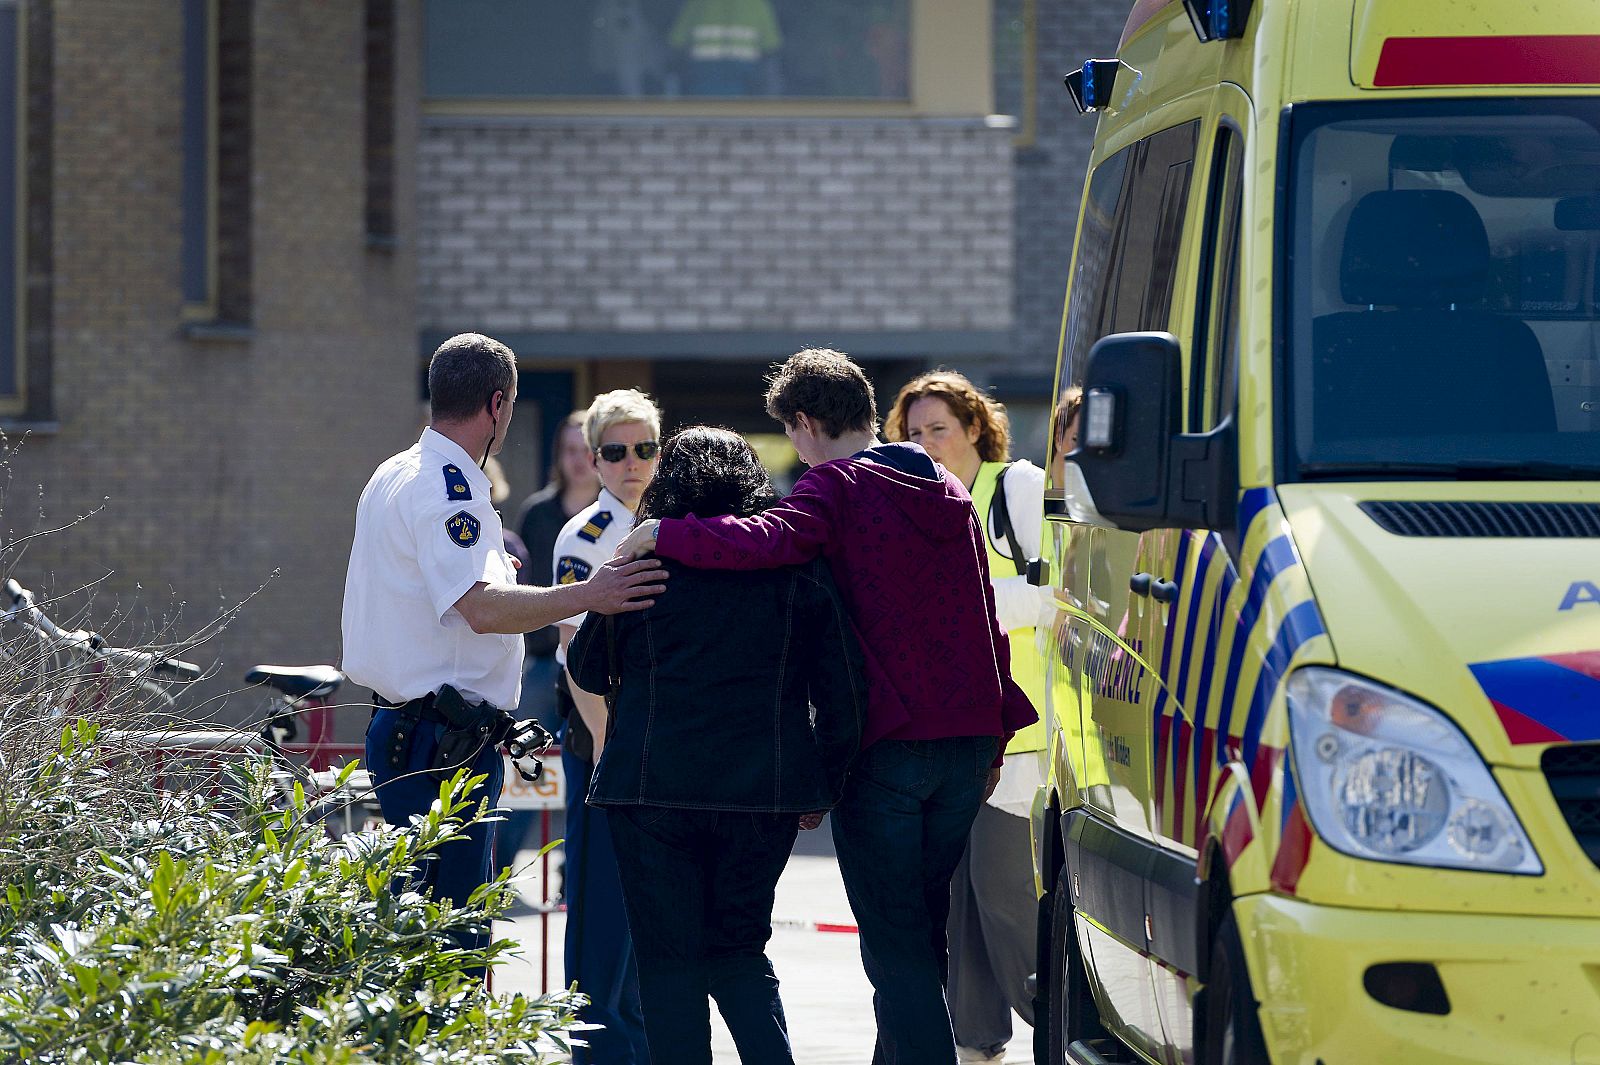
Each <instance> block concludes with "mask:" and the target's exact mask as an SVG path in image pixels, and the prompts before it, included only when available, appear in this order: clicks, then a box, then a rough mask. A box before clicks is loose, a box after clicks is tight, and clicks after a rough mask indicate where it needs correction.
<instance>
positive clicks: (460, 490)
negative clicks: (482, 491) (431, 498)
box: [444, 463, 472, 500]
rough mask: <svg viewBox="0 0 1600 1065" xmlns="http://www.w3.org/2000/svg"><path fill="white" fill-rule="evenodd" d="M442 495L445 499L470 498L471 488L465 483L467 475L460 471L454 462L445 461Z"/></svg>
mask: <svg viewBox="0 0 1600 1065" xmlns="http://www.w3.org/2000/svg"><path fill="white" fill-rule="evenodd" d="M444 497H445V498H446V499H454V500H461V499H471V498H472V488H471V486H469V485H468V484H467V475H466V474H464V473H462V472H461V467H460V466H457V465H456V464H455V463H447V464H446V465H445V468H444Z"/></svg>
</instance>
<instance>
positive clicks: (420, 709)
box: [372, 692, 450, 725]
mask: <svg viewBox="0 0 1600 1065" xmlns="http://www.w3.org/2000/svg"><path fill="white" fill-rule="evenodd" d="M372 701H373V702H374V703H376V704H377V706H378V707H379V709H382V710H393V711H394V712H395V713H397V714H404V715H405V716H406V717H416V718H421V719H422V720H423V721H431V722H432V723H433V724H435V725H448V724H449V723H450V722H449V721H448V720H447V719H446V718H445V716H444V715H443V714H441V713H440V712H439V711H438V710H436V709H434V706H433V692H429V693H428V694H427V695H424V696H423V697H422V698H420V699H412V700H411V701H410V702H406V703H391V702H390V701H389V700H387V699H385V698H384V697H383V696H381V695H379V694H378V693H377V692H373V693H372Z"/></svg>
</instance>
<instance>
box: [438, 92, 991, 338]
mask: <svg viewBox="0 0 1600 1065" xmlns="http://www.w3.org/2000/svg"><path fill="white" fill-rule="evenodd" d="M1011 154H1012V153H1011V146H1010V133H1009V131H1006V130H991V129H988V128H986V127H985V126H984V125H983V124H982V123H981V122H977V121H939V120H925V121H919V120H856V121H846V120H839V121H831V122H828V121H820V120H818V121H808V120H766V121H760V120H733V119H729V120H720V121H716V120H693V119H680V120H651V121H644V120H639V121H626V120H612V121H607V120H603V119H595V120H589V119H585V120H581V121H580V120H557V119H542V120H541V119H523V120H504V121H490V120H479V121H472V120H467V119H448V118H444V117H437V118H431V119H429V121H428V125H427V127H426V128H425V129H424V131H423V135H422V142H421V147H420V158H419V193H418V195H419V202H420V218H421V232H420V235H419V244H420V253H419V254H420V263H419V270H420V274H421V310H420V319H421V326H422V328H423V330H424V331H430V330H437V331H440V332H452V331H457V330H460V329H483V330H486V331H488V332H491V333H493V332H501V333H511V332H556V333H560V332H573V331H576V332H590V331H597V332H624V333H632V332H637V333H646V332H654V331H669V332H704V331H718V330H798V331H805V330H890V331H893V330H1006V329H1009V328H1010V327H1011V319H1012V217H1013V211H1012V177H1011ZM596 354H600V355H603V354H605V353H604V352H597V353H596Z"/></svg>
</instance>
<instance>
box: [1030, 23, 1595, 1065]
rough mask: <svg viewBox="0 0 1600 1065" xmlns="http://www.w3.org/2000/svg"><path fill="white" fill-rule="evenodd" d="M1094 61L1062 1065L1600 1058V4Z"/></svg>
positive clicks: (1063, 364) (1041, 863) (1055, 468)
mask: <svg viewBox="0 0 1600 1065" xmlns="http://www.w3.org/2000/svg"><path fill="white" fill-rule="evenodd" d="M1068 82H1069V87H1070V88H1071V89H1072V92H1073V95H1074V97H1075V98H1076V99H1077V100H1078V101H1079V103H1080V106H1081V107H1082V108H1083V109H1085V110H1089V111H1092V112H1094V113H1095V118H1093V119H1087V120H1093V121H1097V122H1098V127H1097V130H1096V135H1095V141H1094V149H1093V154H1092V158H1091V162H1090V169H1089V175H1088V180H1087V183H1086V185H1085V190H1084V196H1083V200H1082V205H1081V210H1080V215H1079V224H1078V237H1077V243H1076V252H1075V255H1074V260H1073V263H1072V267H1071V275H1070V279H1069V288H1068V295H1067V308H1066V314H1065V320H1064V323H1063V328H1062V339H1061V353H1060V358H1059V364H1058V368H1057V374H1056V396H1057V399H1058V402H1059V404H1060V411H1061V414H1062V417H1061V418H1060V419H1059V422H1060V424H1061V425H1063V426H1065V425H1067V424H1068V423H1069V422H1071V428H1072V430H1073V431H1075V433H1076V443H1075V445H1074V443H1073V440H1072V436H1073V432H1072V431H1068V432H1064V433H1058V434H1056V439H1055V440H1054V441H1053V442H1052V451H1053V454H1052V456H1051V459H1052V461H1051V462H1050V467H1051V474H1050V476H1051V480H1050V484H1049V489H1048V492H1047V501H1046V510H1047V515H1046V519H1045V532H1044V541H1043V542H1044V551H1043V554H1044V557H1043V558H1042V559H1041V560H1040V562H1039V564H1038V565H1036V567H1035V580H1036V583H1039V584H1041V585H1044V586H1046V587H1048V588H1049V590H1050V593H1051V595H1052V596H1053V601H1054V606H1055V614H1054V623H1053V626H1051V627H1050V628H1049V629H1048V630H1047V638H1048V640H1049V647H1048V658H1049V676H1048V681H1047V687H1048V698H1047V706H1046V707H1045V708H1044V709H1045V713H1046V715H1047V717H1046V720H1047V725H1048V727H1049V730H1050V735H1051V749H1050V762H1051V769H1050V775H1049V783H1048V784H1047V785H1046V787H1045V788H1044V789H1043V790H1042V791H1041V792H1040V794H1039V796H1038V801H1037V802H1036V804H1035V810H1034V837H1035V846H1036V859H1037V871H1038V877H1039V891H1040V899H1041V902H1040V952H1039V953H1040V957H1039V969H1038V979H1039V985H1040V1006H1041V1010H1040V1016H1039V1024H1038V1039H1039V1050H1040V1056H1039V1060H1040V1061H1041V1062H1049V1063H1050V1065H1057V1063H1060V1062H1067V1061H1070V1062H1098V1061H1149V1062H1162V1063H1171V1065H1181V1063H1189V1062H1200V1063H1203V1065H1224V1063H1226V1065H1235V1063H1254V1062H1266V1061H1272V1062H1277V1063H1280V1065H1283V1063H1296V1065H1348V1063H1404V1065H1417V1063H1429V1062H1484V1063H1491V1062H1492V1063H1517V1065H1522V1063H1535V1062H1538V1063H1543V1062H1558V1063H1562V1065H1566V1063H1578V1062H1588V1063H1600V866H1597V863H1600V2H1597V0H1536V2H1533V3H1512V2H1509V0H1254V3H1252V2H1251V0H1174V2H1171V3H1161V2H1159V0H1158V2H1141V3H1139V4H1138V5H1137V6H1136V7H1135V9H1134V11H1133V14H1132V16H1131V18H1130V20H1129V24H1128V28H1127V30H1126V31H1125V33H1124V37H1123V42H1122V45H1121V47H1120V49H1119V54H1118V56H1117V57H1116V58H1115V59H1104V60H1095V61H1091V62H1089V63H1087V64H1085V65H1084V67H1083V69H1082V70H1079V71H1076V72H1074V73H1073V74H1072V75H1071V76H1070V77H1069V79H1068ZM1087 120H1086V121H1087ZM1074 411H1076V418H1075V421H1073V420H1072V419H1071V417H1070V416H1071V414H1072V412H1074Z"/></svg>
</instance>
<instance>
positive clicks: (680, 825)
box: [567, 426, 866, 1065]
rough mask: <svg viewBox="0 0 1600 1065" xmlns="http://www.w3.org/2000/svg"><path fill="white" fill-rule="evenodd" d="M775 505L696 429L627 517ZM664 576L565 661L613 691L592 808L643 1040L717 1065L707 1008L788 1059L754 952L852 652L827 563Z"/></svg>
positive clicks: (663, 1059) (823, 770) (842, 721)
mask: <svg viewBox="0 0 1600 1065" xmlns="http://www.w3.org/2000/svg"><path fill="white" fill-rule="evenodd" d="M776 501H777V494H776V493H775V492H774V491H773V488H772V483H771V481H770V480H769V479H768V477H767V472H766V470H765V469H763V468H762V466H761V463H760V461H759V460H758V459H757V458H756V455H755V452H754V451H752V450H751V448H750V445H749V444H748V443H747V442H746V441H745V440H744V438H743V437H741V436H739V435H738V434H736V433H732V432H729V431H728V430H726V429H713V428H709V427H707V426H694V427H692V428H689V429H684V430H682V431H681V432H679V433H677V434H676V435H674V436H673V437H672V438H671V439H669V440H668V441H667V442H666V444H665V445H663V447H662V449H661V464H660V467H659V468H658V469H657V471H656V477H655V480H654V481H652V482H651V484H650V487H649V488H648V489H646V491H645V494H644V498H643V499H642V500H641V501H640V505H639V514H640V516H641V517H645V518H668V517H674V518H675V517H683V516H685V515H688V514H696V515H699V516H701V517H711V516H713V515H720V514H733V515H736V516H739V517H748V516H749V515H751V514H755V513H758V512H759V511H762V510H764V509H766V508H767V507H769V506H771V505H772V504H773V503H774V502H776ZM667 569H668V570H669V571H670V572H671V573H672V580H671V585H670V586H671V592H670V593H669V594H667V595H663V596H662V597H661V598H660V599H659V600H657V602H656V605H655V606H653V607H651V608H650V609H648V610H644V611H640V612H639V613H635V614H621V615H616V616H614V617H611V618H606V617H602V616H600V615H598V614H591V615H590V616H589V618H588V620H586V621H585V622H584V624H583V627H582V628H581V629H579V630H578V635H577V636H576V637H575V638H574V639H573V641H572V645H571V647H570V648H569V651H568V655H567V667H568V670H569V672H570V673H571V674H572V677H573V679H574V680H575V681H576V682H577V684H578V686H579V687H581V688H583V689H585V690H586V691H590V692H594V693H596V694H601V693H607V692H609V693H610V695H609V696H608V703H609V705H610V707H611V715H612V716H611V722H610V726H609V728H608V735H609V737H610V738H609V739H608V741H607V743H606V746H605V750H604V753H603V754H602V755H601V757H600V763H599V765H598V766H596V768H595V775H594V782H593V784H592V785H591V786H590V789H589V803H590V804H591V805H593V806H600V807H604V808H605V810H606V815H607V818H608V820H609V821H610V824H611V833H612V837H613V839H614V842H615V843H616V851H617V865H618V867H619V869H620V871H621V874H622V893H623V899H624V901H625V903H626V905H627V909H628V925H629V927H630V929H631V930H632V933H633V945H634V952H635V954H636V955H637V958H638V966H639V997H640V1004H641V1006H642V1008H643V1012H644V1026H645V1037H646V1040H647V1041H648V1042H649V1044H650V1055H651V1059H652V1061H653V1062H654V1065H680V1063H682V1065H710V1062H711V1012H710V1008H709V1006H708V1004H707V998H708V996H709V997H710V998H712V999H715V1000H716V1003H717V1008H718V1010H719V1011H720V1012H721V1013H722V1017H723V1020H725V1021H726V1022H727V1025H728V1031H729V1032H730V1033H731V1034H732V1035H733V1039H734V1043H735V1044H736V1045H737V1046H738V1048H739V1057H740V1059H741V1060H742V1061H745V1062H761V1063H762V1065H768V1063H783V1062H792V1061H793V1060H794V1058H793V1055H792V1054H791V1052H790V1049H789V1037H788V1031H787V1027H786V1024H785V1021H784V1015H783V1003H782V1002H781V1000H780V999H779V997H778V980H777V977H776V975H774V973H773V970H772V963H771V961H770V960H768V958H767V956H766V944H767V940H768V939H769V938H770V937H771V935H772V902H773V894H774V891H775V889H776V887H777V883H778V876H779V874H781V873H782V872H783V867H784V865H785V864H787V862H788V860H789V851H790V849H791V848H792V847H793V846H794V841H795V836H796V834H797V833H798V831H799V826H800V823H801V821H802V819H804V820H805V822H806V824H807V826H808V827H812V826H814V825H815V821H816V818H815V815H816V813H817V812H818V811H822V810H826V809H828V808H829V807H831V806H833V804H834V803H835V802H836V801H837V800H838V798H839V794H840V790H841V788H842V787H843V783H844V775H845V770H846V769H847V768H848V766H849V763H850V760H851V759H852V758H853V757H854V756H855V753H856V749H857V745H858V744H859V742H860V738H861V725H862V719H863V717H864V715H865V712H866V685H865V682H864V681H863V680H862V670H861V651H860V649H859V647H858V646H857V644H856V640H855V637H854V635H853V634H852V632H851V629H850V624H849V622H848V621H847V620H846V616H845V613H844V608H843V606H842V604H841V603H840V600H839V595H838V592H837V590H836V589H835V588H834V584H833V578H832V576H831V575H830V574H829V572H828V567H827V564H826V563H825V562H823V561H822V560H820V559H818V560H815V561H813V562H810V563H807V564H806V565H803V566H788V567H784V568H781V569H770V570H752V571H747V572H732V571H726V570H710V569H696V568H692V567H689V566H684V565H680V564H678V563H673V562H669V563H667ZM808 704H809V705H808ZM811 706H814V707H815V708H816V711H815V717H814V718H813V715H812V712H811V709H810V707H811ZM807 815H811V816H807ZM579 990H580V991H581V990H583V989H582V988H581V987H580V988H579Z"/></svg>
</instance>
